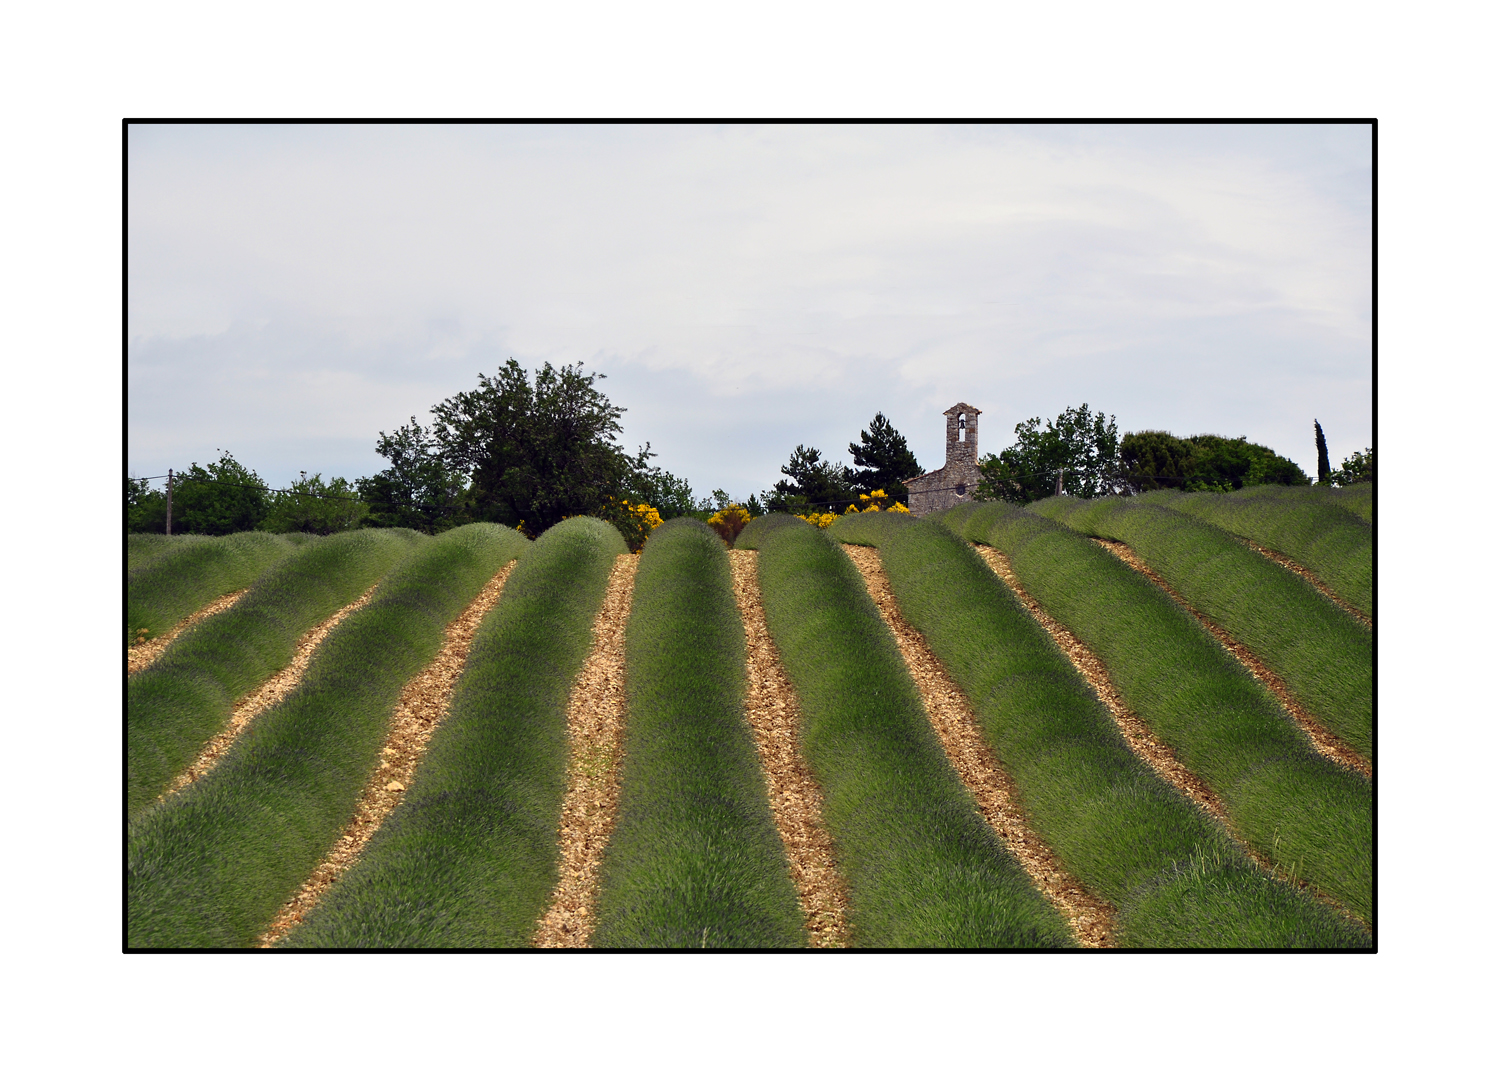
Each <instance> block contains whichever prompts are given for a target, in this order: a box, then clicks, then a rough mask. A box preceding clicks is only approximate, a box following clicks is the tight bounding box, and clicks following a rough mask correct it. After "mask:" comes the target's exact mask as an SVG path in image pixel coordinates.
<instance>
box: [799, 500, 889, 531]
mask: <svg viewBox="0 0 1500 1079" xmlns="http://www.w3.org/2000/svg"><path fill="white" fill-rule="evenodd" d="M882 511H884V512H885V513H910V512H911V510H909V509H907V508H906V507H905V506H904V505H902V504H901V503H900V502H897V501H896V500H895V499H893V498H892V497H891V496H890V495H888V494H886V493H885V492H884V491H871V492H870V493H869V494H867V495H860V496H859V501H858V502H851V503H849V505H848V506H847V507H846V508H845V509H844V512H843V513H809V514H805V515H804V514H800V513H799V514H797V516H798V517H801V518H802V519H803V520H804V521H806V522H807V523H808V524H813V525H817V526H818V527H819V528H827V527H828V526H829V525H831V524H833V522H834V521H837V520H838V519H839V518H840V517H842V516H845V515H847V514H850V513H880V512H882Z"/></svg>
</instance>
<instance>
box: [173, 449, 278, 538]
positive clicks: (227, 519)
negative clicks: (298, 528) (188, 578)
mask: <svg viewBox="0 0 1500 1079" xmlns="http://www.w3.org/2000/svg"><path fill="white" fill-rule="evenodd" d="M268 508H269V500H268V499H267V498H266V485H265V483H264V482H262V480H261V478H260V477H259V476H257V475H256V474H255V473H254V472H253V471H251V470H250V469H248V468H246V467H245V466H244V465H242V464H240V463H239V462H238V461H236V460H235V459H234V456H233V455H232V454H231V453H230V452H229V451H228V450H220V451H219V459H218V460H217V461H212V462H210V463H209V464H207V465H199V464H198V462H197V461H194V462H193V463H192V465H191V466H190V467H189V468H188V469H187V470H186V471H185V472H182V473H180V474H179V475H178V477H177V483H176V485H175V487H174V488H173V491H172V531H173V532H193V533H197V534H198V535H202V536H224V535H228V534H229V533H231V532H249V531H251V530H252V529H255V528H258V527H259V526H260V523H261V521H262V520H264V519H265V516H266V511H267V509H268Z"/></svg>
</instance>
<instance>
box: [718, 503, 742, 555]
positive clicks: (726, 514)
mask: <svg viewBox="0 0 1500 1079" xmlns="http://www.w3.org/2000/svg"><path fill="white" fill-rule="evenodd" d="M749 523H750V511H749V510H747V509H746V508H745V507H744V506H741V505H740V504H739V503H738V502H731V503H729V505H727V506H725V507H724V508H723V509H721V510H720V511H719V512H718V513H716V514H714V515H713V516H712V517H710V518H709V519H708V527H709V528H712V529H713V530H714V531H715V532H717V533H718V534H719V537H720V538H721V539H722V540H723V541H724V543H725V544H726V545H727V546H729V547H733V546H734V541H735V540H736V539H738V538H739V535H740V532H742V531H743V530H744V528H745V526H746V525H747V524H749Z"/></svg>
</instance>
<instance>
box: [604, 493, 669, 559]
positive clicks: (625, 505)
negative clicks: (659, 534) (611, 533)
mask: <svg viewBox="0 0 1500 1079" xmlns="http://www.w3.org/2000/svg"><path fill="white" fill-rule="evenodd" d="M659 524H661V514H660V513H657V512H656V507H655V506H648V505H646V503H644V502H631V501H630V499H628V498H622V499H620V509H619V518H618V519H617V520H616V521H615V525H616V527H618V528H619V529H620V534H621V535H622V536H624V537H625V542H626V543H627V544H629V546H630V549H631V551H632V552H638V551H640V549H641V548H642V547H644V546H645V545H646V540H647V539H648V538H649V537H650V535H651V532H652V530H653V529H655V528H656V526H657V525H659Z"/></svg>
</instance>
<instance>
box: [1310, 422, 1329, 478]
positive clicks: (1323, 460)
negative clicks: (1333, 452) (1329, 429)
mask: <svg viewBox="0 0 1500 1079" xmlns="http://www.w3.org/2000/svg"><path fill="white" fill-rule="evenodd" d="M1313 434H1314V435H1316V436H1317V440H1318V482H1319V483H1327V482H1329V480H1328V477H1329V474H1330V473H1331V472H1332V471H1333V469H1331V468H1330V467H1328V440H1327V439H1325V438H1324V437H1323V425H1322V424H1321V423H1319V422H1318V421H1317V420H1313Z"/></svg>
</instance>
